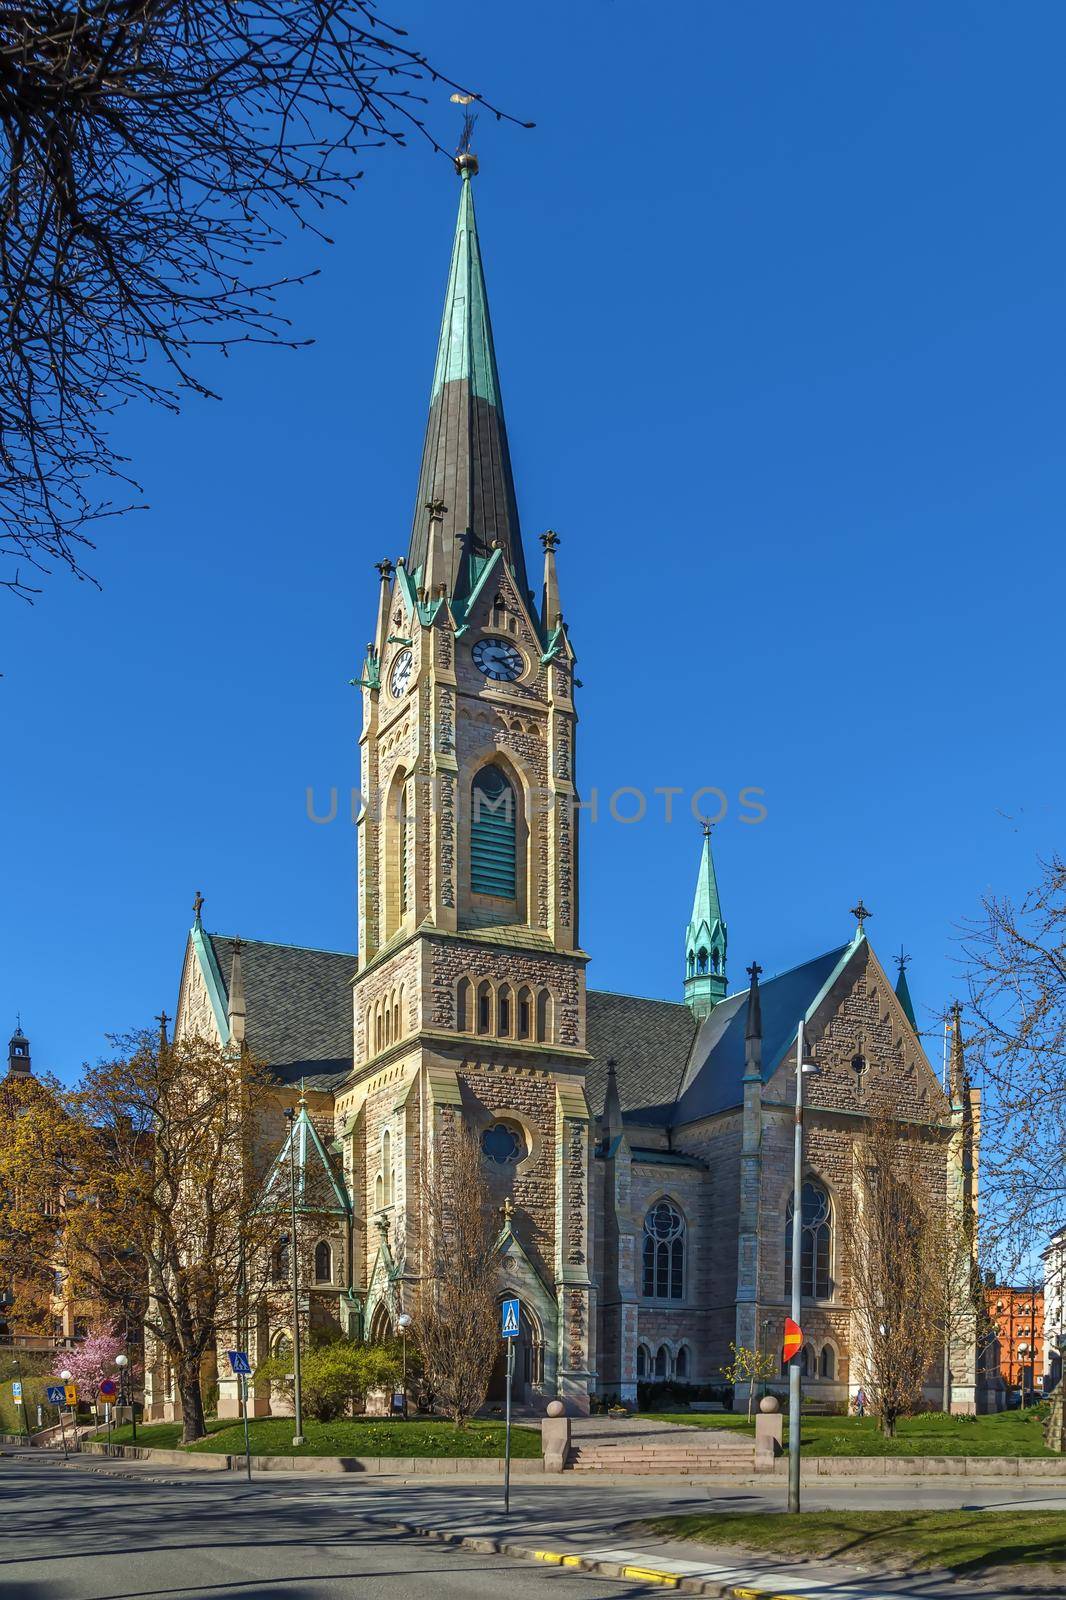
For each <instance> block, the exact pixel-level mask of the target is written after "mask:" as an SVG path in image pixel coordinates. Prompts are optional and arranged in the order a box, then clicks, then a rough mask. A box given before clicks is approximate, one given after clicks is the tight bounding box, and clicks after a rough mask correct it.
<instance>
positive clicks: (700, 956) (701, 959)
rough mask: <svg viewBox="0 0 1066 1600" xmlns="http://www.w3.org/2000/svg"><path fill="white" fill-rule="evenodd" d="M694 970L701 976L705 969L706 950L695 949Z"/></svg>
mask: <svg viewBox="0 0 1066 1600" xmlns="http://www.w3.org/2000/svg"><path fill="white" fill-rule="evenodd" d="M696 971H697V972H698V973H699V974H700V976H701V977H702V976H703V974H704V973H705V972H706V971H707V952H706V950H697V952H696Z"/></svg>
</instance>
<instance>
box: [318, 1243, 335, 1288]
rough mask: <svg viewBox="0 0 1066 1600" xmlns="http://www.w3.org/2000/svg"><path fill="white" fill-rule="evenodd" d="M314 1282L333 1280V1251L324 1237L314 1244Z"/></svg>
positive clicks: (330, 1281) (329, 1281)
mask: <svg viewBox="0 0 1066 1600" xmlns="http://www.w3.org/2000/svg"><path fill="white" fill-rule="evenodd" d="M315 1282H316V1283H332V1282H333V1251H332V1250H331V1249H330V1246H329V1245H328V1244H327V1243H326V1241H325V1239H323V1240H322V1241H321V1242H320V1243H319V1244H317V1245H316V1246H315Z"/></svg>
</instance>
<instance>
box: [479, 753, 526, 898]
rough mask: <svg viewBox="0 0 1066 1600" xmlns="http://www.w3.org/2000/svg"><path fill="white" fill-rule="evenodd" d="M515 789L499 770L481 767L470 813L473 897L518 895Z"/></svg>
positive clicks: (513, 896) (510, 896) (511, 896)
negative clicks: (474, 895)
mask: <svg viewBox="0 0 1066 1600" xmlns="http://www.w3.org/2000/svg"><path fill="white" fill-rule="evenodd" d="M516 811H517V808H516V805H515V795H514V790H513V789H512V788H511V785H510V784H509V783H508V781H507V779H506V778H505V777H504V775H503V773H502V772H501V771H500V769H499V767H492V766H490V767H482V769H481V771H480V772H479V773H478V775H477V777H476V778H475V779H474V783H473V788H472V791H471V810H470V887H471V889H472V890H473V892H474V894H487V895H492V896H494V897H495V898H497V899H500V900H513V899H514V898H515V895H516V881H517V880H516V871H515V848H516V842H517V826H516V824H517V815H516Z"/></svg>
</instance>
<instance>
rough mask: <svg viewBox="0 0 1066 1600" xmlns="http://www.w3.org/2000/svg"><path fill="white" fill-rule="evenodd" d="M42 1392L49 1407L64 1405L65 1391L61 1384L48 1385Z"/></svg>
mask: <svg viewBox="0 0 1066 1600" xmlns="http://www.w3.org/2000/svg"><path fill="white" fill-rule="evenodd" d="M44 1392H45V1396H46V1398H47V1400H48V1404H49V1405H50V1406H62V1405H66V1403H67V1391H66V1389H64V1387H63V1385H62V1384H61V1383H50V1384H49V1385H48V1387H47V1389H46V1390H45V1391H44Z"/></svg>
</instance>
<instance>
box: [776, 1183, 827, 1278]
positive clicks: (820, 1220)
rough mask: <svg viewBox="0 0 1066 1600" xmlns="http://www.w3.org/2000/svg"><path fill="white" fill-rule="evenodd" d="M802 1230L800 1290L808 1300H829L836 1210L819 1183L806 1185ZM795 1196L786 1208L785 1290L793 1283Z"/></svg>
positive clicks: (790, 1197)
mask: <svg viewBox="0 0 1066 1600" xmlns="http://www.w3.org/2000/svg"><path fill="white" fill-rule="evenodd" d="M802 1207H803V1209H802V1214H801V1217H802V1225H801V1232H800V1241H801V1244H800V1293H801V1294H802V1295H805V1296H806V1297H807V1299H808V1300H827V1299H828V1298H829V1295H830V1293H831V1290H832V1284H831V1280H830V1277H829V1262H830V1256H831V1244H832V1223H833V1211H832V1207H831V1205H830V1203H829V1195H828V1194H827V1192H826V1191H825V1189H823V1188H822V1186H821V1184H820V1183H813V1182H808V1183H805V1184H804V1185H803V1201H802ZM793 1210H794V1197H793V1196H792V1195H789V1197H788V1206H787V1207H786V1209H785V1293H786V1294H787V1293H788V1292H789V1290H790V1288H791V1287H792V1217H793Z"/></svg>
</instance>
